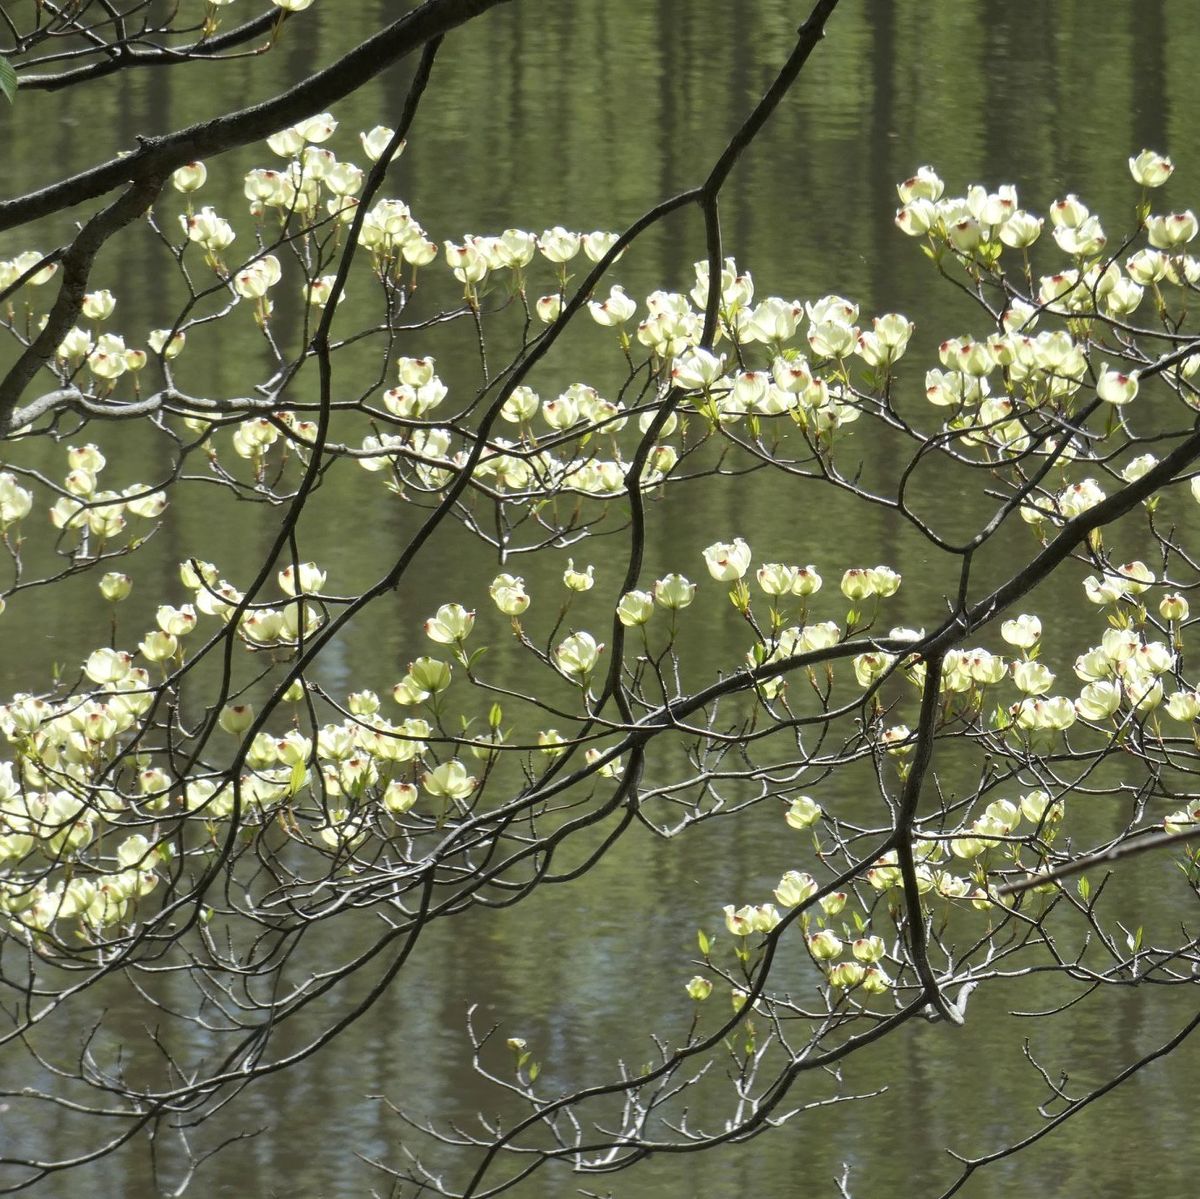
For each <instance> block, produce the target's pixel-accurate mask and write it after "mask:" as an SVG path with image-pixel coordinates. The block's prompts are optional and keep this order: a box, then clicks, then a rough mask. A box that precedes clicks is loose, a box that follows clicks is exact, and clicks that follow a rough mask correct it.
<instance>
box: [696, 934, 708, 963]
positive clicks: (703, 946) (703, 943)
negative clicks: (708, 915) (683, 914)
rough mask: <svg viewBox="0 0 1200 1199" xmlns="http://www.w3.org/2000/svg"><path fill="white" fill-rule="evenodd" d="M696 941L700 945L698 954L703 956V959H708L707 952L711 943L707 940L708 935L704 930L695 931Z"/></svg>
mask: <svg viewBox="0 0 1200 1199" xmlns="http://www.w3.org/2000/svg"><path fill="white" fill-rule="evenodd" d="M696 941H697V942H698V943H699V945H700V952H701V953H702V954H704V956H705V957H708V951H709V948H710V947H711V945H712V942H711V941H710V940H709V939H708V934H707V933H706V932H705V931H704V929H699V930H697V932H696Z"/></svg>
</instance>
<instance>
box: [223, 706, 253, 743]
mask: <svg viewBox="0 0 1200 1199" xmlns="http://www.w3.org/2000/svg"><path fill="white" fill-rule="evenodd" d="M217 723H218V724H219V725H220V726H221V728H223V729H224V730H225V732H227V733H232V734H233V735H234V736H236V735H237V734H238V733H244V732H245V731H246V730H247V729H248V728H249V727H250V726H251V725H252V724H253V723H254V709H253V708H252V707H251V706H250V705H249V704H230V705H228V706H227V707H224V708H222V709H221V715H220V716H219V717H218V718H217Z"/></svg>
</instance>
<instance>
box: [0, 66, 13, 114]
mask: <svg viewBox="0 0 1200 1199" xmlns="http://www.w3.org/2000/svg"><path fill="white" fill-rule="evenodd" d="M0 92H3V93H4V98H5V99H6V100H7V101H8V102H9V103H10V104H12V103H13V102H14V101H15V100H16V97H17V73H16V71H14V70H13V69H12V63H10V62H9V61H8V59H7V58H5V57H4V56H3V55H2V54H0Z"/></svg>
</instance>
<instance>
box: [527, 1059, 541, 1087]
mask: <svg viewBox="0 0 1200 1199" xmlns="http://www.w3.org/2000/svg"><path fill="white" fill-rule="evenodd" d="M541 1072H542V1067H541V1066H540V1065H539V1064H538V1063H537V1062H534V1063H533V1065H532V1066H530V1067H529V1081H530V1082H537V1076H538V1075H539V1074H540V1073H541Z"/></svg>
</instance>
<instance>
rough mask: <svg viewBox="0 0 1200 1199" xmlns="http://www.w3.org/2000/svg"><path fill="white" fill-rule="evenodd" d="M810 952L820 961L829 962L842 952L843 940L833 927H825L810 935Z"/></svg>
mask: <svg viewBox="0 0 1200 1199" xmlns="http://www.w3.org/2000/svg"><path fill="white" fill-rule="evenodd" d="M808 952H809V953H811V954H812V956H813V957H814V958H816V959H817V961H818V962H828V961H830V960H831V959H833V958H835V957H837V956H838V954H840V953H841V952H842V942H841V941H840V940H839V939H838V936H837V934H836V933H835V932H834V931H833V929H830V928H823V929H821V930H820V931H819V932H815V933H812V934H811V935H810V936H809V938H808Z"/></svg>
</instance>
